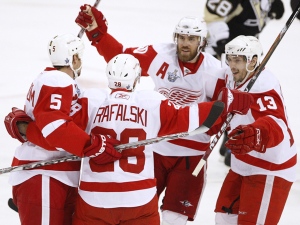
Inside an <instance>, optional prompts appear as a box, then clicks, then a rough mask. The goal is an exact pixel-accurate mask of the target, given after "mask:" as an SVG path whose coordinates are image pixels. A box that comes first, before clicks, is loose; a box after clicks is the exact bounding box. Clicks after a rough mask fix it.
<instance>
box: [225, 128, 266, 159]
mask: <svg viewBox="0 0 300 225" xmlns="http://www.w3.org/2000/svg"><path fill="white" fill-rule="evenodd" d="M228 138H229V139H228V141H227V142H226V143H225V146H226V147H227V148H229V149H230V150H231V152H232V153H233V154H236V155H244V154H247V153H248V152H250V151H252V150H254V151H257V152H260V153H264V152H266V147H267V144H268V141H269V133H268V131H267V130H266V129H265V128H264V127H263V126H258V125H255V123H253V124H249V125H240V126H238V127H236V128H235V129H234V130H233V131H232V132H231V133H230V134H228Z"/></svg>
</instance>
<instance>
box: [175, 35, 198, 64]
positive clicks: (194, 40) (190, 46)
mask: <svg viewBox="0 0 300 225" xmlns="http://www.w3.org/2000/svg"><path fill="white" fill-rule="evenodd" d="M198 46H199V37H198V36H193V35H186V34H178V37H177V53H178V58H179V59H180V60H181V61H182V62H196V61H197V59H195V57H196V55H197V48H198Z"/></svg>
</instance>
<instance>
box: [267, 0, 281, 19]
mask: <svg viewBox="0 0 300 225" xmlns="http://www.w3.org/2000/svg"><path fill="white" fill-rule="evenodd" d="M283 13H284V6H283V2H282V1H281V0H274V2H273V3H272V5H271V9H270V11H269V13H268V17H270V18H271V19H276V20H279V19H280V18H281V17H282V16H283Z"/></svg>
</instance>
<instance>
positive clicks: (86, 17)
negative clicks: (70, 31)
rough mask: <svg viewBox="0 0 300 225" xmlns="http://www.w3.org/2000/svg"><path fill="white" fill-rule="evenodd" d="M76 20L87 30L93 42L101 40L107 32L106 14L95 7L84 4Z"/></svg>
mask: <svg viewBox="0 0 300 225" xmlns="http://www.w3.org/2000/svg"><path fill="white" fill-rule="evenodd" d="M75 22H76V23H77V24H78V25H79V26H80V27H82V28H84V29H85V30H86V31H85V33H86V35H87V37H88V39H89V40H90V41H92V42H95V43H97V42H99V41H100V40H101V38H102V36H103V34H105V33H107V26H108V24H107V21H106V19H105V17H104V15H103V14H102V13H101V12H100V11H98V10H97V9H96V8H95V7H92V6H90V5H87V4H85V5H83V6H81V7H80V12H79V14H78V16H77V18H76V19H75Z"/></svg>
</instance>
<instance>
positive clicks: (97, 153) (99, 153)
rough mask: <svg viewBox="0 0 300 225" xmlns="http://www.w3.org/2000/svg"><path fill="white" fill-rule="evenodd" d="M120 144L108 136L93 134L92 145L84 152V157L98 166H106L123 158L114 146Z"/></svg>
mask: <svg viewBox="0 0 300 225" xmlns="http://www.w3.org/2000/svg"><path fill="white" fill-rule="evenodd" d="M119 143H120V142H119V141H118V140H116V139H113V138H111V137H110V136H108V135H101V134H92V135H91V145H90V146H88V147H86V148H85V149H84V150H83V153H84V156H88V157H90V158H92V160H93V161H94V162H95V163H96V164H106V163H110V162H114V161H116V160H118V159H120V158H121V156H122V154H121V153H120V152H117V151H116V150H115V148H114V145H117V144H119Z"/></svg>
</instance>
